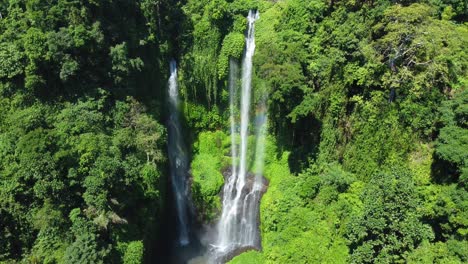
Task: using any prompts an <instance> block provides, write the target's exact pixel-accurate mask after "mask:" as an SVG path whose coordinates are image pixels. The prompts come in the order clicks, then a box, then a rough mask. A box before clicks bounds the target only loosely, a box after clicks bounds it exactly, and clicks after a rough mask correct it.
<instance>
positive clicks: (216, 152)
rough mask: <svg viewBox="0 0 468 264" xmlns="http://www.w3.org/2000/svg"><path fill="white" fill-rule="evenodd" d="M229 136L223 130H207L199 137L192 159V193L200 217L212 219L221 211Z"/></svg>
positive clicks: (207, 219) (206, 219)
mask: <svg viewBox="0 0 468 264" xmlns="http://www.w3.org/2000/svg"><path fill="white" fill-rule="evenodd" d="M229 143H230V141H229V137H227V136H226V135H225V134H224V133H223V132H221V131H216V132H205V133H201V134H200V136H199V138H198V144H197V145H198V146H197V152H198V153H197V154H196V155H195V157H194V159H193V161H192V176H193V184H192V193H193V199H194V202H195V205H196V207H197V209H198V211H199V217H200V218H201V219H203V220H205V221H211V220H213V219H214V218H215V217H216V214H217V213H219V212H220V209H221V201H220V198H219V192H220V191H221V188H222V185H223V183H224V177H223V175H222V172H223V171H224V170H225V169H226V168H227V166H228V164H227V157H225V154H227V153H229V149H228V147H229V145H228V144H229Z"/></svg>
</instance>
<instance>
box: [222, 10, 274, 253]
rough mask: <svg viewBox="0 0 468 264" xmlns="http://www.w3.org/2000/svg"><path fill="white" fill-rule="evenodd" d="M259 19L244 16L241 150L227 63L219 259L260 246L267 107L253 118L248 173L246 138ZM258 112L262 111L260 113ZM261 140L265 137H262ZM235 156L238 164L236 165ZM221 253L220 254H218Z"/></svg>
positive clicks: (253, 14)
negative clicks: (227, 152)
mask: <svg viewBox="0 0 468 264" xmlns="http://www.w3.org/2000/svg"><path fill="white" fill-rule="evenodd" d="M258 18H259V14H258V12H253V11H250V12H249V15H248V17H247V20H248V30H247V34H246V38H245V40H246V49H245V52H244V57H243V60H242V77H241V80H242V81H241V85H242V87H241V100H240V151H239V149H238V145H237V140H236V138H237V134H236V132H237V131H236V128H237V127H238V124H237V123H236V118H235V113H236V111H235V110H236V106H237V104H236V101H235V99H236V97H237V96H236V95H237V89H236V87H237V64H236V63H235V62H233V61H232V60H231V62H230V78H229V93H230V114H231V118H230V123H231V155H232V160H233V162H232V163H233V164H232V168H231V173H230V175H229V177H228V179H227V180H226V182H225V185H224V189H223V211H222V215H221V218H220V220H219V223H218V225H217V234H218V237H217V241H216V243H215V245H214V246H215V250H216V255H217V257H218V258H222V256H223V255H225V254H231V252H234V251H235V250H238V249H242V248H249V247H250V248H255V247H257V248H258V247H259V246H260V237H259V231H258V216H259V215H258V213H259V201H260V197H261V192H262V189H263V186H264V183H263V180H262V175H261V174H262V171H258V169H260V170H262V169H263V146H264V142H262V138H264V131H265V126H266V111H265V109H266V107H265V106H264V105H265V104H264V102H263V103H261V105H263V107H259V109H260V111H257V118H256V122H255V123H256V142H257V144H256V145H257V146H256V150H255V168H256V171H255V174H251V173H249V172H248V165H249V163H248V157H247V154H248V147H249V146H248V137H249V117H250V114H251V111H250V105H251V90H252V58H253V55H254V52H255V21H256V20H257V19H258ZM258 113H261V114H260V115H259V114H258ZM263 141H264V139H263ZM237 159H238V160H239V165H236V161H237ZM220 256H221V257H220Z"/></svg>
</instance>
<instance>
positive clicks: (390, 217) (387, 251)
mask: <svg viewBox="0 0 468 264" xmlns="http://www.w3.org/2000/svg"><path fill="white" fill-rule="evenodd" d="M419 207H420V201H419V199H418V197H417V196H416V192H415V188H414V184H413V182H412V179H411V175H409V174H407V173H406V172H403V171H393V172H391V173H381V174H377V175H375V176H374V177H373V178H372V179H371V180H370V182H369V184H368V186H366V189H365V192H364V194H363V212H362V214H361V215H357V216H355V217H354V218H353V219H352V220H351V221H350V223H349V231H348V233H347V238H348V240H349V242H350V249H351V256H350V258H351V259H350V260H351V262H354V263H372V262H373V261H377V262H382V263H384V262H386V263H399V262H404V259H405V257H406V253H407V252H408V251H409V250H413V249H415V248H416V247H417V245H419V243H421V241H423V240H425V239H432V236H433V234H432V232H431V230H430V228H429V227H428V226H425V225H423V224H422V223H421V222H420V221H419V218H420V217H421V215H420V214H419V213H418V211H420V210H419Z"/></svg>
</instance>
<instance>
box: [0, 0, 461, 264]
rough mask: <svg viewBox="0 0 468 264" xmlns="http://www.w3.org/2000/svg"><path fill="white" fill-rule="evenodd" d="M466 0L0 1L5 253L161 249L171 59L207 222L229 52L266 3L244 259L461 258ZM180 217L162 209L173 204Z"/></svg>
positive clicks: (138, 256) (125, 256) (37, 259)
mask: <svg viewBox="0 0 468 264" xmlns="http://www.w3.org/2000/svg"><path fill="white" fill-rule="evenodd" d="M467 8H468V7H467V4H466V1H463V0H438V1H436V0H421V1H387V0H376V1H351V0H349V1H333V0H330V1H328V0H312V1H304V0H278V1H268V0H187V1H169V0H139V1H130V0H112V1H111V0H102V1H88V0H47V1H39V0H9V1H3V2H1V3H0V263H16V262H25V263H141V262H143V261H145V260H146V262H148V263H154V261H155V258H156V257H155V252H156V251H157V245H159V244H158V242H160V241H163V243H167V244H169V243H170V241H164V239H167V237H165V236H164V235H163V233H162V232H161V229H163V228H161V226H162V225H163V224H164V222H165V221H172V220H173V219H172V218H171V216H170V215H171V214H170V213H169V212H168V211H170V210H166V208H165V205H168V204H169V202H168V200H170V197H171V196H170V195H169V191H168V190H167V188H166V185H167V184H166V182H167V178H168V176H167V175H168V173H167V165H166V164H167V162H166V161H167V155H166V146H165V137H166V136H167V135H166V131H165V128H164V121H165V116H166V113H165V110H166V107H165V90H166V80H167V75H168V69H167V65H168V61H169V58H170V57H175V58H177V60H178V62H179V65H180V67H179V83H180V87H181V94H182V96H183V100H184V104H183V109H181V111H182V113H183V114H184V121H185V123H186V128H187V129H186V133H187V139H188V140H189V141H191V143H193V144H192V154H193V157H192V169H191V174H192V175H193V185H192V190H193V200H194V204H195V205H196V207H197V212H198V216H197V218H198V219H199V221H200V222H204V223H210V222H213V221H215V219H216V217H217V216H218V213H219V210H220V201H219V196H218V194H219V192H220V190H221V186H222V184H223V177H222V174H221V170H222V169H224V168H226V167H228V166H229V163H230V159H229V144H230V139H229V135H228V133H229V132H228V131H229V129H228V121H229V120H228V114H229V111H228V108H227V107H228V92H227V87H226V86H227V75H228V70H229V59H231V58H232V59H237V60H239V59H240V58H241V56H242V53H243V49H244V35H243V34H244V31H245V29H246V20H245V17H246V14H247V12H248V10H249V9H258V10H259V11H260V19H259V20H258V21H257V23H256V38H257V50H256V54H255V57H254V76H255V77H254V90H255V93H256V94H255V95H254V100H260V96H259V94H260V91H267V92H268V94H269V98H268V105H269V136H268V138H267V144H266V164H265V165H266V166H265V177H266V178H267V179H268V180H269V187H268V191H267V193H266V194H265V195H264V197H263V199H262V202H261V208H260V210H261V233H262V246H263V249H262V251H261V252H256V251H249V252H246V253H243V254H241V255H239V256H238V257H236V258H234V259H233V260H232V263H346V262H350V263H374V262H375V263H405V262H408V263H466V262H468V250H467V248H468V242H467V236H468V193H467V188H468V121H467V120H468V91H467V89H466V88H467V85H468V48H467V47H468V24H467V17H468V11H467V10H468V9H467ZM167 219H169V220H167Z"/></svg>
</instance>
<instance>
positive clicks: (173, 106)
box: [168, 60, 190, 246]
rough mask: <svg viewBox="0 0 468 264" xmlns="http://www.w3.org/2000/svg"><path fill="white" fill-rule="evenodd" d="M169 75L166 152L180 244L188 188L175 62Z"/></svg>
mask: <svg viewBox="0 0 468 264" xmlns="http://www.w3.org/2000/svg"><path fill="white" fill-rule="evenodd" d="M170 70H171V75H170V77H169V85H168V86H169V92H168V94H169V98H168V101H169V111H170V112H169V121H168V154H169V163H170V175H171V182H172V189H173V192H174V196H175V197H174V198H175V199H174V200H175V206H176V213H177V225H176V226H177V238H178V244H179V245H180V246H185V245H188V244H189V242H190V241H189V230H188V227H189V222H188V212H189V207H188V206H189V205H188V199H189V197H188V196H189V190H188V183H187V180H188V179H187V173H188V168H189V163H188V158H187V153H186V148H185V144H184V142H183V134H182V130H181V125H180V120H179V88H178V85H177V64H176V62H175V60H172V61H171V62H170Z"/></svg>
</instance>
